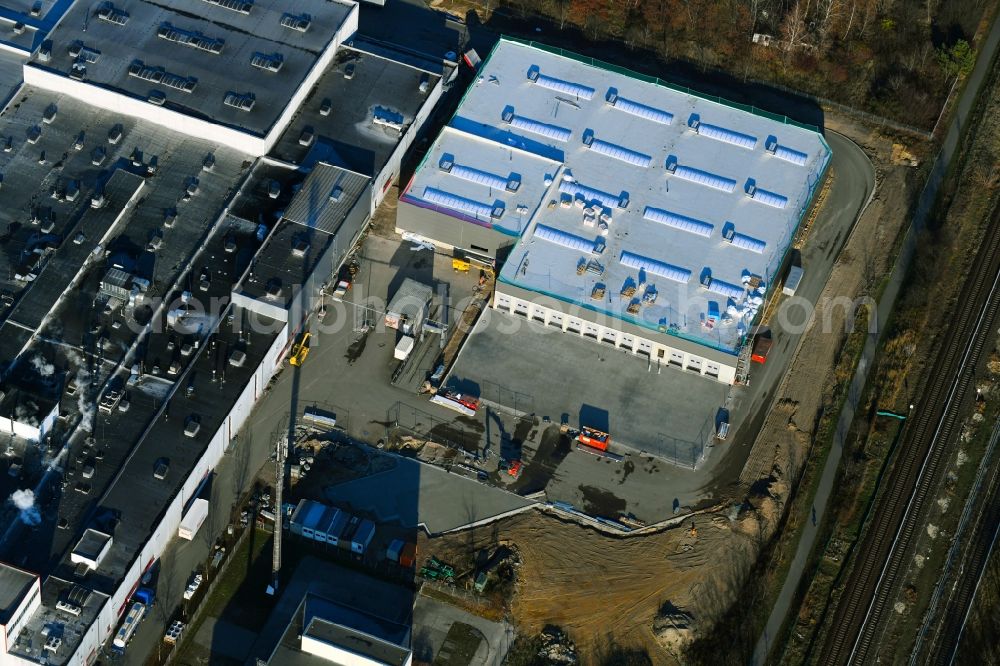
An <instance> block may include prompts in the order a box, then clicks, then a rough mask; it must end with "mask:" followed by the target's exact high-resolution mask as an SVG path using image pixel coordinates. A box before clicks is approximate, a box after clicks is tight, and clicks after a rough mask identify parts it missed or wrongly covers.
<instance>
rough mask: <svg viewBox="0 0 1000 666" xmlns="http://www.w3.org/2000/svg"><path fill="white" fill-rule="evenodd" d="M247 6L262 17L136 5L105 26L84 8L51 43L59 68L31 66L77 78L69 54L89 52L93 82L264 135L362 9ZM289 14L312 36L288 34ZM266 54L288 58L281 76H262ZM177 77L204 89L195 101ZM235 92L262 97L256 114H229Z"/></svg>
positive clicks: (317, 0)
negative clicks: (76, 47) (162, 98)
mask: <svg viewBox="0 0 1000 666" xmlns="http://www.w3.org/2000/svg"><path fill="white" fill-rule="evenodd" d="M246 4H247V5H250V6H252V8H251V9H250V11H249V13H246V14H244V13H241V12H240V11H234V10H232V9H228V8H226V7H224V6H221V5H219V4H216V3H214V2H210V1H208V0H159V1H158V2H152V1H151V0H132V1H131V2H128V3H127V4H126V3H122V2H119V3H118V6H117V7H116V10H118V11H120V12H124V13H125V15H127V20H125V21H124V23H121V22H116V21H111V20H105V19H103V18H101V17H100V15H99V12H98V9H100V5H98V4H94V3H84V2H78V3H75V4H74V6H73V7H72V8H71V9H70V10H69V11H68V12H67V13H66V14H65V16H63V18H62V19H61V20H60V22H59V24H58V25H57V26H56V28H55V29H54V30H52V32H51V33H50V34H49V39H50V40H51V42H52V55H51V59H50V60H49V61H47V62H44V61H42V60H40V58H39V55H38V54H37V53H36V54H35V56H34V57H33V58H32V60H31V63H30V64H31V66H33V67H40V68H43V69H50V70H55V71H57V72H59V73H61V74H63V75H65V76H68V75H69V73H70V71H71V70H72V67H73V64H74V62H75V61H76V58H74V57H73V56H72V55H71V54H70V52H69V49H70V47H71V46H72V45H73V44H74V43H82V44H83V46H84V47H85V48H86V49H87V51H86V52H85V53H86V54H89V55H88V56H87V57H86V58H85V60H86V63H85V65H86V80H87V81H88V82H90V83H92V84H95V85H99V86H102V87H107V88H112V89H115V90H117V91H120V92H123V93H125V94H128V95H132V96H135V97H139V98H141V99H145V98H147V97H148V96H149V93H150V92H151V91H153V90H156V91H158V92H160V93H163V94H165V95H166V99H167V104H166V106H168V107H170V108H173V109H176V110H177V111H180V112H182V113H185V114H187V115H191V116H195V117H199V118H206V119H210V120H212V121H213V122H217V123H220V124H224V125H227V126H231V127H236V128H240V129H243V130H245V131H248V132H250V133H252V134H255V135H258V136H260V135H264V134H266V133H267V131H268V130H269V129H270V128H271V127H272V126H273V125H274V123H275V122H276V120H277V118H278V116H279V115H280V114H281V112H282V111H284V109H285V107H286V105H287V104H288V100H289V98H290V97H291V96H292V93H293V92H294V91H295V90H296V89H297V88H298V87H299V85H300V84H301V83H302V82H303V80H304V79H305V77H306V74H307V73H308V72H309V71H310V70H311V69H312V68H313V66H314V65H315V64H316V61H317V59H318V57H319V55H320V53H322V51H323V50H324V49H325V48H326V47H327V45H328V44H330V42H331V40H332V39H333V37H334V35H335V34H336V33H337V31H338V29H339V28H340V27H341V26H342V25H343V24H344V22H345V21H346V20H347V18H348V17H349V16H350V14H351V11H352V10H353V3H346V2H340V1H339V0H334V1H329V0H298V1H297V2H295V3H294V5H293V6H292V5H289V4H288V3H285V2H282V1H281V0H254V1H253V2H249V1H248V2H246ZM286 13H289V14H294V15H303V14H308V15H309V16H310V21H311V23H310V24H309V27H308V29H307V30H306V31H305V32H300V31H298V30H294V29H291V28H288V27H284V26H283V25H282V24H281V21H282V17H283V16H284V15H285V14H286ZM220 42H221V47H219V46H217V45H219V43H220ZM196 44H197V45H196ZM213 44H214V45H216V46H212V45H213ZM257 54H263V55H272V54H278V55H279V56H280V58H281V67H280V70H279V71H276V72H273V71H269V70H268V69H259V68H257V67H254V66H252V65H251V60H252V59H253V58H254V56H255V55H257ZM134 61H141V62H142V63H143V64H144V65H145V66H146V67H148V68H159V69H160V70H161V71H162V72H163V75H162V78H157V79H156V82H154V81H153V80H149V79H144V78H141V77H137V76H134V75H131V74H130V73H129V68H130V66H131V65H132V64H133V62H134ZM167 74H169V75H172V76H173V77H176V79H177V80H191V81H194V82H195V84H194V87H193V89H191V90H190V92H185V91H184V90H181V89H179V88H178V87H177V86H175V85H167V82H168V80H170V77H168V76H167ZM228 92H236V93H238V94H245V93H248V92H252V93H253V94H254V95H255V96H256V104H255V105H254V107H253V109H252V110H251V111H250V112H245V111H242V110H240V109H237V108H234V107H231V106H227V105H226V104H224V103H223V100H224V99H225V96H226V94H227V93H228Z"/></svg>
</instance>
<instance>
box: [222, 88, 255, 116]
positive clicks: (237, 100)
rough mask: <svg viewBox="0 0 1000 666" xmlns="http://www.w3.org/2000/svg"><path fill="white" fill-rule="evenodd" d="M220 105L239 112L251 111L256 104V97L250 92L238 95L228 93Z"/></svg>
mask: <svg viewBox="0 0 1000 666" xmlns="http://www.w3.org/2000/svg"><path fill="white" fill-rule="evenodd" d="M222 103H223V104H225V105H226V106H231V107H233V108H234V109H239V110H240V111H251V110H253V107H254V104H256V103H257V97H256V95H254V94H253V93H252V92H248V93H242V94H240V93H236V92H232V91H230V92H227V93H226V96H225V98H223V100H222Z"/></svg>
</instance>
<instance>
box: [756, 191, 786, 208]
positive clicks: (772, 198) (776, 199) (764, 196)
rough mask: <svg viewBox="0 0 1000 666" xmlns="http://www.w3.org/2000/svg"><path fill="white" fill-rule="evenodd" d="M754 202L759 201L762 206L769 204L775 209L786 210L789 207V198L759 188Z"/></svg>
mask: <svg viewBox="0 0 1000 666" xmlns="http://www.w3.org/2000/svg"><path fill="white" fill-rule="evenodd" d="M753 200H754V201H759V202H761V203H762V204H767V205H768V206H771V207H773V208H784V207H785V206H787V205H788V197H783V196H781V195H780V194H776V193H774V192H768V191H767V190H762V189H760V188H759V187H758V188H756V189H755V190H754V193H753Z"/></svg>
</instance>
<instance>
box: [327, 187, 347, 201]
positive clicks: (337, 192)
mask: <svg viewBox="0 0 1000 666" xmlns="http://www.w3.org/2000/svg"><path fill="white" fill-rule="evenodd" d="M343 196H344V188H342V187H340V186H339V185H337V186H335V187H334V188H333V189H332V190H330V197H329V198H330V203H337V202H338V201H340V199H341V197H343Z"/></svg>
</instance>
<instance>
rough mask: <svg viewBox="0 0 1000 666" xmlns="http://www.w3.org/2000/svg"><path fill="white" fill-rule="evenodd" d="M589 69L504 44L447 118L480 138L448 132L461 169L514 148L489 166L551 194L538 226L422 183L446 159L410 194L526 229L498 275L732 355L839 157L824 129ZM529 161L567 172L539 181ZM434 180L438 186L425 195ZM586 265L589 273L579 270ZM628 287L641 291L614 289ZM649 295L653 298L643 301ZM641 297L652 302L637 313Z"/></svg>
mask: <svg viewBox="0 0 1000 666" xmlns="http://www.w3.org/2000/svg"><path fill="white" fill-rule="evenodd" d="M585 60H586V59H583V58H576V57H567V56H563V55H557V54H555V53H553V52H549V51H546V50H543V49H541V48H537V47H534V46H529V45H526V44H522V43H519V42H515V41H511V40H507V39H502V40H501V41H500V42H499V43H498V44H497V46H496V48H495V49H494V51H493V52H492V54H491V55H490V56H489V58H487V60H486V61H485V62H484V63H483V65H482V67H481V68H480V70H479V72H478V74H477V78H476V81H475V82H474V83H473V86H472V88H471V90H470V91H469V92H468V93H467V94H466V97H465V99H464V100H463V102H462V104H461V105H460V107H459V109H458V111H457V112H456V113H455V116H454V117H453V118H452V120H451V123H450V125H451V127H453V128H454V129H455V130H459V131H460V132H464V133H465V134H467V135H477V136H478V137H481V138H480V139H477V140H476V141H471V140H466V141H464V142H461V143H464V144H465V145H464V146H462V145H456V140H455V139H456V136H461V135H456V134H455V133H454V132H447V133H445V134H443V135H442V137H441V138H440V139H439V142H441V143H445V142H446V143H447V144H448V148H447V152H451V153H453V154H455V155H456V161H457V162H460V163H461V162H462V160H469V158H468V157H467V155H468V154H470V153H473V152H476V151H479V150H482V148H481V146H482V143H483V140H484V139H485V140H488V141H492V142H494V143H495V144H497V145H498V146H502V147H504V148H505V149H506V148H517V149H519V150H507V152H508V154H509V158H508V159H507V161H506V163H505V164H503V165H502V167H501V165H499V164H496V163H494V167H493V169H489V170H487V171H489V172H490V173H493V174H494V175H499V176H501V177H504V176H505V175H506V174H508V173H510V172H515V173H517V172H520V171H522V170H523V171H524V172H525V173H526V174H529V177H531V178H533V179H534V182H531V183H528V182H527V180H526V179H525V180H523V181H522V184H521V187H525V186H526V185H529V186H530V187H531V188H534V189H535V190H537V189H538V188H541V190H542V192H543V194H542V197H541V201H540V205H537V206H536V207H530V206H529V208H530V210H532V211H535V210H536V208H537V212H534V213H533V215H532V216H531V220H530V222H527V223H526V222H525V221H523V220H522V219H521V217H522V216H521V214H520V213H519V210H518V208H517V207H516V204H515V207H514V208H513V209H512V208H510V207H509V206H508V205H507V203H506V202H503V200H502V199H501V200H500V201H501V202H502V203H504V205H503V206H502V208H501V209H498V208H497V206H496V200H498V199H499V198H498V197H496V196H495V195H493V194H492V193H491V192H490V191H489V190H488V189H487V186H484V185H482V184H480V185H479V187H478V192H474V191H472V190H470V189H469V187H468V186H466V185H464V184H458V183H457V182H456V179H454V178H451V179H445V176H442V175H439V174H437V173H435V174H434V176H431V175H425V174H424V173H423V172H425V171H428V170H431V171H434V172H438V171H439V170H440V167H439V161H438V160H434V161H433V162H432V161H431V160H427V161H425V163H424V165H423V167H422V169H421V170H420V172H418V173H417V175H416V177H415V179H414V182H415V183H418V184H420V185H421V186H422V187H423V188H424V189H420V188H417V187H411V188H410V189H409V190H408V191H407V193H406V196H407V197H408V199H409V198H412V199H416V200H420V201H423V202H425V203H426V204H427V205H428V207H429V206H435V207H436V209H438V210H440V211H441V212H443V213H445V214H447V215H451V216H453V217H456V218H457V219H461V220H468V219H469V218H470V217H471V218H472V220H473V221H475V222H476V223H478V224H482V225H487V226H490V225H491V226H493V227H494V228H499V230H501V231H508V232H509V230H511V229H518V228H521V229H523V234H522V236H521V241H520V242H519V243H518V244H517V245H516V246H515V248H514V249H513V251H512V252H511V255H510V257H509V259H508V260H507V263H506V265H505V267H504V269H503V270H502V272H501V274H500V276H499V279H500V281H501V282H506V283H510V284H514V285H518V286H521V287H524V288H525V289H527V290H529V291H532V292H541V293H545V294H548V295H550V296H553V297H555V298H557V299H559V300H562V301H565V302H570V303H576V304H581V305H585V306H586V307H592V308H595V309H597V310H599V311H601V312H603V313H606V314H607V315H610V316H612V317H615V318H621V319H625V320H629V321H632V322H634V323H636V324H637V325H639V326H641V327H643V328H646V329H651V330H661V329H668V330H670V331H671V332H674V333H676V334H679V335H681V336H684V337H687V338H688V339H691V340H695V341H697V342H699V343H701V344H704V345H708V346H711V347H715V348H718V349H724V350H734V349H735V348H736V346H737V343H738V341H739V340H740V339H741V337H742V335H743V334H744V333H745V332H746V329H747V326H748V324H749V322H750V321H751V320H752V319H753V316H754V315H755V314H756V312H757V309H758V307H759V305H760V303H761V302H762V300H763V298H762V296H763V291H760V292H756V291H753V290H748V289H746V288H745V281H746V279H747V277H748V276H750V275H756V276H759V277H761V278H762V279H763V283H764V289H765V290H766V288H767V287H769V286H770V283H771V282H772V281H773V280H774V279H775V273H776V272H777V270H778V269H779V267H780V265H781V263H782V260H783V258H784V255H785V252H786V250H787V248H788V247H789V245H790V243H791V240H792V237H793V235H794V233H795V231H796V229H797V227H798V224H799V221H800V218H801V216H802V215H803V213H804V211H805V209H806V208H807V206H808V204H809V202H810V201H811V195H812V193H813V191H814V189H815V188H816V187H817V185H818V183H819V180H820V178H821V176H822V174H823V173H824V171H825V167H826V164H827V162H828V160H829V156H830V150H829V148H828V147H827V145H826V143H825V141H824V140H823V138H822V136H821V135H820V134H818V133H817V132H815V131H812V130H808V129H803V128H802V127H799V126H797V125H794V124H789V123H783V122H779V121H778V120H774V119H771V118H769V117H764V116H762V115H756V114H754V113H750V112H748V111H747V110H743V109H740V108H737V107H734V106H731V105H728V104H725V103H720V102H719V101H713V100H709V99H706V98H703V97H700V96H697V95H695V94H693V93H691V92H690V91H686V90H678V89H673V88H670V87H667V86H664V85H660V84H657V83H653V82H649V81H646V80H642V79H640V78H639V77H638V76H631V75H629V74H628V73H627V72H624V71H613V70H611V69H610V68H605V67H601V66H597V65H593V64H588V62H585ZM772 144H776V145H777V148H776V150H775V152H774V153H773V154H772V152H770V151H769V150H766V149H765V146H770V145H772ZM443 152H446V150H445V149H444V148H443V147H439V146H437V145H436V146H434V147H433V148H432V149H431V154H434V155H437V154H439V153H443ZM493 152H496V150H495V149H494V151H493ZM527 153H534V154H535V155H539V156H542V157H545V158H548V159H550V160H553V161H555V162H557V163H559V165H560V167H559V168H558V170H556V171H555V172H554V173H553V172H552V170H546V172H545V174H544V176H542V180H541V182H538V178H539V176H538V175H530V174H531V173H532V171H534V170H535V164H533V163H534V162H537V158H531V159H528V158H526V157H524V155H525V154H527ZM425 180H426V181H429V182H437V183H441V188H440V191H437V192H432V193H430V194H428V192H427V190H426V185H424V181H425ZM446 184H447V185H448V186H449V187H450V188H451V189H448V188H447V187H446V186H445V185H446ZM751 184H753V185H755V187H756V190H755V191H756V192H757V194H756V195H755V196H753V197H751V196H748V188H749V186H750V185H751ZM527 191H528V190H526V192H527ZM473 195H474V196H473ZM515 198H517V197H515ZM602 214H603V216H602ZM510 217H513V218H514V220H513V221H507V220H508V219H509V218H510ZM730 231H732V232H734V233H735V234H737V236H736V237H735V238H734V239H733V240H732V242H731V241H730V240H729V239H730V238H732V236H731V234H730ZM591 260H593V261H594V262H595V263H596V264H599V265H596V266H594V268H595V270H594V271H584V272H582V273H580V272H579V271H578V266H579V265H580V263H581V262H583V263H588V262H590V261H591ZM709 277H710V278H711V279H712V280H713V281H712V282H711V284H710V286H709V287H708V288H706V287H705V286H703V284H702V282H703V281H707V280H708V279H709ZM632 287H637V288H638V289H637V291H636V293H635V295H633V296H629V297H622V296H620V292H622V291H623V290H626V291H627V292H628V293H631V288H632ZM501 288H502V287H501ZM602 289H603V295H600V294H601V290H602ZM654 292H655V294H656V298H655V301H654V302H651V303H647V301H646V300H643V299H642V295H643V294H644V293H646V294H650V295H652V294H653V293H654ZM633 299H637V300H638V302H639V303H642V305H640V306H639V307H638V308H637V309H636V311H635V312H634V313H629V312H628V311H627V309H628V307H629V306H630V304H632V303H633Z"/></svg>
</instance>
